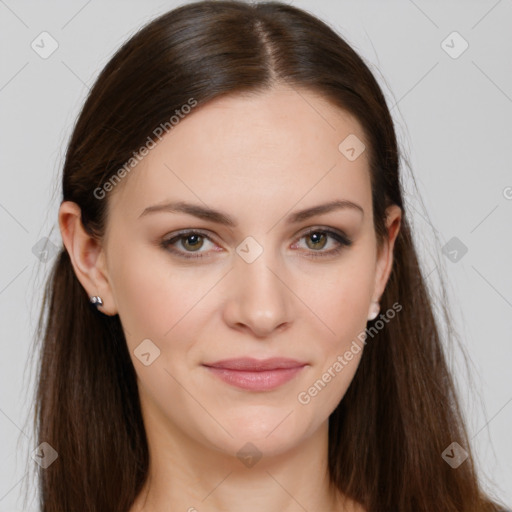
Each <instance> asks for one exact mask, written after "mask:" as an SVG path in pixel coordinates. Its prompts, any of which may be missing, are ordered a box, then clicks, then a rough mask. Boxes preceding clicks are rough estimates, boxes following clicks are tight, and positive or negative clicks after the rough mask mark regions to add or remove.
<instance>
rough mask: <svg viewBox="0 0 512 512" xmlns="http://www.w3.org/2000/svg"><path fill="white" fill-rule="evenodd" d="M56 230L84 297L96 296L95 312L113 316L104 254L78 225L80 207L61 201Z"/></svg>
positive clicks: (80, 221)
mask: <svg viewBox="0 0 512 512" xmlns="http://www.w3.org/2000/svg"><path fill="white" fill-rule="evenodd" d="M59 228H60V233H61V236H62V241H63V243H64V245H65V247H66V250H67V251H68V254H69V257H70V259H71V263H72V264H73V269H74V271H75V274H76V277H77V278H78V280H79V281H80V283H81V284H82V286H83V287H84V289H85V291H86V292H87V295H88V296H89V297H92V296H93V295H99V296H100V297H101V299H102V301H103V306H98V310H99V311H101V312H102V313H105V314H106V315H109V316H111V315H115V314H117V306H116V304H115V301H114V297H113V294H112V289H111V286H110V282H109V280H108V273H107V268H106V258H105V252H104V250H103V248H102V246H101V244H100V243H99V242H98V241H97V240H96V239H95V238H94V237H92V236H91V235H89V234H88V233H87V232H86V231H85V229H84V226H83V224H82V214H81V210H80V207H79V206H78V205H77V204H76V203H74V202H72V201H63V202H62V204H61V205H60V208H59Z"/></svg>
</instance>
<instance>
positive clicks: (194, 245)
mask: <svg viewBox="0 0 512 512" xmlns="http://www.w3.org/2000/svg"><path fill="white" fill-rule="evenodd" d="M199 238H200V237H199V235H188V236H187V237H186V241H187V245H190V246H192V248H197V246H198V241H199ZM191 239H192V240H194V239H195V242H194V241H192V243H190V240H191Z"/></svg>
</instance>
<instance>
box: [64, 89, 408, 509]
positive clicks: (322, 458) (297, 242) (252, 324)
mask: <svg viewBox="0 0 512 512" xmlns="http://www.w3.org/2000/svg"><path fill="white" fill-rule="evenodd" d="M349 134H355V135H356V136H357V137H358V138H359V139H360V140H361V141H365V136H364V133H363V131H362V128H361V126H360V125H359V124H358V122H357V121H356V120H355V119H354V118H352V117H351V116H349V115H348V114H347V113H346V112H344V111H342V110H340V109H339V108H337V107H335V106H333V105H332V104H330V103H329V102H327V101H326V100H324V99H323V98H322V97H320V96H318V95H316V94H314V93H312V92H310V91H305V90H302V91H301V92H300V94H298V92H297V91H296V90H293V89H290V88H287V87H285V86H277V87H275V88H274V89H272V90H270V91H266V92H264V93H259V94H252V95H247V94H246V95H237V96H227V97H224V98H220V99H216V100H214V101H212V102H210V103H208V104H206V105H204V106H201V107H197V108H196V109H195V110H193V113H191V114H189V115H188V116H187V117H185V119H184V120H182V121H180V123H179V124H178V125H177V126H175V127H174V128H173V129H172V130H171V131H170V132H168V133H167V134H166V135H165V137H163V138H162V140H161V141H160V142H159V143H158V144H157V145H156V147H155V148H154V149H152V150H151V151H150V152H149V154H148V155H147V156H146V157H145V158H144V159H143V160H142V161H141V162H140V163H139V164H138V165H137V167H136V168H135V169H134V170H133V171H131V173H130V174H129V175H128V176H127V177H125V178H124V179H123V181H122V182H121V183H120V184H119V185H117V187H116V188H115V189H114V190H113V191H111V192H109V193H108V197H107V198H106V199H105V200H108V201H109V203H108V212H109V215H108V223H107V230H106V234H105V238H104V239H103V241H102V242H101V243H98V242H96V241H94V240H93V239H91V238H90V237H89V236H88V235H87V233H86V232H85V231H84V230H83V227H82V225H81V223H80V210H79V208H78V206H77V205H76V204H74V203H71V202H63V203H62V205H61V207H60V211H59V225H60V229H61V234H62V238H63V242H64V244H65V246H66V249H67V250H68V252H69V253H70V256H71V259H72V263H73V267H74V269H75V272H76V275H77V277H78V279H79V280H80V282H81V283H82V285H83V287H84V288H85V290H86V292H87V293H88V295H89V296H93V295H99V296H100V297H102V299H103V302H104V305H103V306H102V307H99V311H101V312H102V313H103V314H107V315H114V314H119V317H120V319H121V322H122V325H123V329H124V331H125V334H126V341H127V344H128V348H129V351H130V355H131V357H132V361H133V364H134V367H135V370H136V372H137V378H138V385H139V394H140V398H141V404H142V411H143V418H144V423H145V428H146V433H147V438H148V443H149V449H150V460H151V462H150V474H149V480H148V482H147V485H146V486H145V487H144V489H143V491H142V492H141V493H140V494H139V496H138V498H137V500H136V502H135V503H134V506H133V507H132V509H131V512H135V511H139V510H145V511H164V510H169V506H170V504H172V509H173V510H183V511H189V512H193V511H194V510H197V511H198V512H203V511H219V510H244V511H247V512H251V511H258V512H260V511H261V510H266V511H276V512H277V511H282V512H291V511H297V510H303V509H306V510H325V511H328V510H332V511H335V510H336V511H341V510H344V511H348V512H353V511H358V512H360V511H362V510H363V508H362V507H360V506H359V505H358V504H357V503H355V502H353V501H351V500H349V499H348V498H347V499H346V498H345V497H344V496H342V495H341V493H339V492H337V491H334V490H333V489H331V488H330V485H329V480H328V477H327V448H328V438H327V433H328V418H329V415H330V414H331V413H332V411H333V410H334V409H335V407H336V406H337V404H338V403H339V401H340V400H341V399H342V398H343V396H344V394H345V392H346V390H347V388H348V386H349V385H350V383H351V381H352V379H353V377H354V374H355V372H356V370H357V367H358V365H359V362H360V358H361V356H362V353H363V350H361V351H360V352H359V353H358V354H356V355H354V357H353V359H352V360H351V361H349V362H348V363H347V364H346V366H345V367H344V368H343V370H342V371H340V372H339V373H337V374H336V376H335V377H334V378H332V379H331V381H330V382H329V383H328V384H327V387H326V389H324V390H322V391H321V392H320V393H318V395H317V396H315V397H314V398H311V401H310V402H309V403H308V404H301V403H300V402H299V401H298V399H297V397H298V394H299V393H300V392H302V391H307V390H308V388H310V387H311V385H312V384H313V383H314V382H315V381H316V380H317V379H319V378H321V377H322V374H324V372H325V371H326V370H327V369H328V368H329V367H331V366H332V365H333V363H334V362H335V361H336V360H337V357H338V356H339V355H343V354H344V353H345V352H346V351H347V350H348V349H349V347H350V346H351V344H352V342H353V341H354V340H356V339H357V336H358V334H359V333H361V332H363V331H364V330H365V328H366V325H367V319H368V314H369V310H370V306H371V302H372V301H374V300H379V298H380V297H381V295H382V293H383V291H384V288H385V286H386V282H387V280H388V278H389V274H390V272H391V268H392V262H393V246H394V242H395V239H396V236H397V234H398V231H399V227H400V219H401V211H400V209H399V208H398V207H397V206H393V207H390V208H389V209H388V216H387V227H388V237H387V238H386V243H385V245H384V247H383V250H382V251H381V252H380V253H378V251H377V240H376V236H375V232H374V226H373V221H372V216H373V213H372V200H371V187H370V176H369V170H368V160H367V154H366V152H365V151H363V153H362V154H361V155H360V156H359V157H358V158H357V159H356V160H354V161H350V160H349V159H347V158H346V157H345V155H343V154H342V153H341V152H340V151H339V150H338V145H339V144H340V142H341V141H343V139H345V137H347V136H348V135H349ZM341 199H343V200H349V201H352V202H354V203H357V204H358V205H360V206H361V207H362V208H363V210H364V213H361V212H360V211H359V210H357V209H350V208H346V209H340V210H336V211H331V212H329V213H325V214H322V215H316V216H315V217H312V218H310V219H307V220H304V221H302V222H299V223H298V224H294V225H287V224H286V222H285V219H286V217H287V216H288V215H290V214H291V213H293V212H295V211H297V210H301V209H304V208H307V207H311V206H316V205H319V204H323V203H327V202H329V201H332V200H341ZM171 200H172V201H176V200H181V201H187V202H191V203H194V204H199V205H201V206H206V205H207V206H208V207H210V208H214V209H216V210H221V211H223V212H225V213H227V214H229V215H230V216H232V217H234V219H235V220H236V221H237V223H238V226H237V227H228V226H223V225H220V224H216V223H214V222H213V221H211V220H204V219H199V218H196V217H193V216H191V215H189V214H185V213H170V212H158V213H149V214H146V215H142V216H141V213H142V212H143V211H144V209H145V208H146V207H148V206H152V205H157V204H163V203H166V202H169V201H171ZM308 228H318V229H320V228H323V229H326V228H330V229H332V230H335V231H341V232H343V233H345V234H346V235H347V236H348V237H349V238H350V239H351V240H352V241H353V243H352V245H351V246H350V247H342V248H341V252H340V253H339V254H337V255H327V256H324V257H317V258H313V257H311V256H308V255H311V254H313V255H314V254H316V253H318V252H324V254H325V253H327V252H328V251H330V250H332V249H335V248H336V247H338V245H339V244H338V242H336V240H335V239H333V238H331V237H327V238H326V239H325V240H323V239H322V238H320V241H318V239H317V240H315V239H314V238H313V239H311V237H308V236H306V235H305V233H306V232H307V230H308ZM184 229H199V230H201V231H202V232H203V234H206V235H208V236H209V237H210V239H206V238H203V239H199V242H198V241H197V240H194V239H192V240H191V239H190V238H188V239H187V238H186V237H185V238H182V239H181V241H180V240H178V241H177V242H175V243H174V245H173V246H172V247H174V248H175V250H177V251H179V252H181V253H185V254H187V251H188V254H192V255H194V254H197V252H194V248H198V249H197V251H198V252H202V253H203V254H204V255H205V257H204V258H198V259H195V260H194V259H191V260H187V259H184V258H180V256H178V255H175V254H173V253H171V252H170V250H169V249H165V248H162V247H160V246H159V241H161V240H162V239H164V238H168V239H169V238H172V236H174V234H175V233H176V232H178V231H179V230H184ZM317 231H318V230H317ZM248 236H251V237H253V238H254V239H255V240H256V241H257V243H258V244H259V245H260V246H261V247H262V248H263V252H262V253H261V255H260V256H259V257H258V258H257V259H255V260H254V261H253V262H251V263H248V262H247V261H246V260H244V259H243V258H242V257H240V256H239V255H238V253H237V252H236V249H237V247H238V246H239V245H240V244H241V243H242V241H244V240H245V239H246V237H248ZM308 239H309V242H308ZM187 242H188V245H187ZM194 244H195V245H194ZM242 246H243V244H242ZM251 250H252V249H251ZM145 339H150V340H151V341H152V342H153V343H154V344H155V345H156V346H157V347H158V348H159V350H160V355H159V357H157V358H156V359H155V360H154V361H153V362H152V363H151V364H150V365H148V366H145V365H144V364H142V363H141V361H140V360H139V359H138V358H137V357H136V356H135V355H134V350H135V349H136V348H137V346H138V345H139V344H140V343H141V342H142V340H145ZM369 342H371V341H369ZM359 345H360V346H362V344H361V343H359ZM245 356H249V357H254V358H257V359H264V358H267V357H274V356H284V357H290V358H295V359H299V360H301V361H305V362H307V363H308V365H307V366H306V367H305V368H303V370H301V372H300V373H299V374H297V375H296V376H295V377H294V378H293V379H292V380H291V381H289V382H287V383H286V384H284V385H282V386H280V387H278V388H277V389H274V390H271V391H264V392H255V391H246V390H241V389H239V388H235V387H233V386H231V385H229V384H227V383H225V382H223V381H221V380H220V379H219V378H218V377H217V376H216V375H213V374H212V373H211V372H210V371H209V370H208V369H206V368H205V367H204V366H202V364H203V363H205V362H212V361H217V360H220V359H226V358H231V357H245ZM247 442H251V443H252V444H253V445H254V446H256V447H257V449H258V451H259V452H260V453H261V454H262V457H261V459H260V460H259V461H258V462H257V463H256V464H255V465H253V466H252V467H248V466H247V465H246V464H243V463H242V462H241V459H239V458H238V457H237V455H236V454H237V452H238V451H239V450H240V449H241V448H242V447H243V446H244V445H245V444H246V443H247ZM302 507H303V508H302Z"/></svg>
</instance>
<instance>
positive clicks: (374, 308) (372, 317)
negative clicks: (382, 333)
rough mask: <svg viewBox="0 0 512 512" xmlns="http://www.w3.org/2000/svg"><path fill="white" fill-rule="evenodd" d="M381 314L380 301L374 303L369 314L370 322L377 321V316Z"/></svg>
mask: <svg viewBox="0 0 512 512" xmlns="http://www.w3.org/2000/svg"><path fill="white" fill-rule="evenodd" d="M379 312H380V304H379V302H378V301H373V302H372V304H371V306H370V311H369V313H368V320H375V319H376V318H377V315H378V314H379Z"/></svg>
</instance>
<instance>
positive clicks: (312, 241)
mask: <svg viewBox="0 0 512 512" xmlns="http://www.w3.org/2000/svg"><path fill="white" fill-rule="evenodd" d="M303 238H304V239H305V242H306V246H307V247H308V248H310V249H312V250H311V251H308V252H307V254H306V256H307V257H312V258H317V257H326V256H335V255H337V254H339V253H340V252H341V251H342V250H343V249H344V248H345V247H350V246H351V245H352V240H350V239H349V238H348V237H347V236H346V235H345V234H343V233H341V232H337V231H332V230H330V229H322V228H313V229H310V230H309V231H308V232H307V233H304V234H303V235H302V236H301V237H300V239H299V240H302V239H303ZM329 238H330V239H331V240H334V242H335V244H334V245H335V247H334V248H333V249H330V250H328V251H324V250H323V249H324V248H325V246H326V245H328V240H329ZM295 245H296V244H295Z"/></svg>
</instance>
